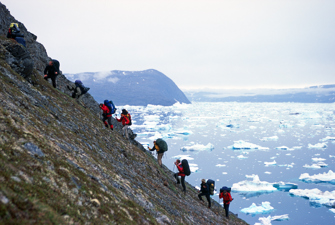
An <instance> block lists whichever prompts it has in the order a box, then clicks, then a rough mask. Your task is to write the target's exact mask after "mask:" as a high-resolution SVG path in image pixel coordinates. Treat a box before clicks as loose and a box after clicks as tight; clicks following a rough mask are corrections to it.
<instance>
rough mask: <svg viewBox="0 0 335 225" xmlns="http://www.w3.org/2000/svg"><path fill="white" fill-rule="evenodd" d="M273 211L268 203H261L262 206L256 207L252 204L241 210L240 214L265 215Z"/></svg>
mask: <svg viewBox="0 0 335 225" xmlns="http://www.w3.org/2000/svg"><path fill="white" fill-rule="evenodd" d="M272 210H274V208H273V207H272V206H271V203H270V202H267V201H266V202H262V205H260V206H257V205H256V204H255V203H252V204H251V206H249V207H248V208H243V209H241V212H243V213H247V214H266V213H269V212H271V211H272Z"/></svg>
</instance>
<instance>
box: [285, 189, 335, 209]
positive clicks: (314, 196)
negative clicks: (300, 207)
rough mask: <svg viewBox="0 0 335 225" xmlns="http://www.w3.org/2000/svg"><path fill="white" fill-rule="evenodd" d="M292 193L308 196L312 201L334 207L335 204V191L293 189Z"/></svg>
mask: <svg viewBox="0 0 335 225" xmlns="http://www.w3.org/2000/svg"><path fill="white" fill-rule="evenodd" d="M289 193H290V194H292V195H295V196H300V197H304V198H308V199H309V201H310V202H313V203H317V204H321V205H325V206H330V207H333V206H334V205H335V191H331V192H329V191H325V192H322V191H321V190H319V189H317V188H314V189H294V190H293V189H292V190H290V191H289Z"/></svg>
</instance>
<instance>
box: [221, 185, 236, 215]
mask: <svg viewBox="0 0 335 225" xmlns="http://www.w3.org/2000/svg"><path fill="white" fill-rule="evenodd" d="M219 198H220V199H221V198H223V207H224V209H225V211H226V217H227V218H228V219H229V204H230V202H231V201H233V199H232V197H231V195H230V193H229V191H227V190H226V189H223V191H222V192H221V190H220V195H219Z"/></svg>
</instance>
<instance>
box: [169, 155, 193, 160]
mask: <svg viewBox="0 0 335 225" xmlns="http://www.w3.org/2000/svg"><path fill="white" fill-rule="evenodd" d="M172 158H173V159H180V160H182V159H187V160H193V159H194V158H192V157H190V155H176V156H173V157H172Z"/></svg>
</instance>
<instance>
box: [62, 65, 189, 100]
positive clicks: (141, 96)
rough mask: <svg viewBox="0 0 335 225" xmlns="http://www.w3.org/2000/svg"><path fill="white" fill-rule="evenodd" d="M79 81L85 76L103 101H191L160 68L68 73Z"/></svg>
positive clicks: (97, 96)
mask: <svg viewBox="0 0 335 225" xmlns="http://www.w3.org/2000/svg"><path fill="white" fill-rule="evenodd" d="M66 76H67V77H68V78H69V79H71V80H72V81H75V80H76V79H81V80H82V81H83V82H84V84H85V85H87V86H89V87H90V88H91V90H90V93H91V94H92V96H93V97H94V98H95V99H96V100H97V101H99V102H103V100H105V99H112V100H113V102H114V103H115V104H117V105H143V106H146V105H148V104H152V105H163V106H169V105H173V104H174V103H176V102H177V101H178V102H180V103H187V104H189V103H191V102H190V101H189V100H188V99H187V97H186V96H185V94H184V93H183V92H182V91H181V90H180V89H179V88H178V86H177V85H176V84H175V83H174V82H173V81H172V80H171V79H170V78H168V77H167V76H166V75H164V74H163V73H161V72H159V71H157V70H153V69H150V70H144V71H120V70H113V71H109V72H96V73H79V74H66Z"/></svg>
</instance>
